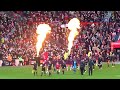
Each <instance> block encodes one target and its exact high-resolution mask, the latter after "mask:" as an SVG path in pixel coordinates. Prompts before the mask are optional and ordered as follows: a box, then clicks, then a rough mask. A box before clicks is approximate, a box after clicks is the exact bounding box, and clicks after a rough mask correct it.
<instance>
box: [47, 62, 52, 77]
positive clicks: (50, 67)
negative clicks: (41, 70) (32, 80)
mask: <svg viewBox="0 0 120 90" xmlns="http://www.w3.org/2000/svg"><path fill="white" fill-rule="evenodd" d="M51 70H52V63H51V61H49V63H48V73H49V76H51V74H52V72H51Z"/></svg>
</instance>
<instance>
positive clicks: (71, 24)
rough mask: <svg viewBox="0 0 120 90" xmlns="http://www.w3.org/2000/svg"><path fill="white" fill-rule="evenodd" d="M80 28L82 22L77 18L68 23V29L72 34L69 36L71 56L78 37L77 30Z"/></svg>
mask: <svg viewBox="0 0 120 90" xmlns="http://www.w3.org/2000/svg"><path fill="white" fill-rule="evenodd" d="M79 28H80V21H79V20H78V19H77V18H73V19H71V20H70V21H69V23H68V29H69V30H70V34H69V36H68V41H69V43H68V50H69V51H68V53H69V54H70V52H71V48H72V46H73V41H74V38H75V37H76V36H77V35H78V31H77V29H79Z"/></svg>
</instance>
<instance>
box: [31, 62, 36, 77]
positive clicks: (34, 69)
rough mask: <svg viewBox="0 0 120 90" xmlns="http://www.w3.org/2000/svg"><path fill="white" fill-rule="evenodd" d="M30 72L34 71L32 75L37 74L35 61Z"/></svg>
mask: <svg viewBox="0 0 120 90" xmlns="http://www.w3.org/2000/svg"><path fill="white" fill-rule="evenodd" d="M32 72H33V73H34V76H35V75H37V63H34V65H33V71H32Z"/></svg>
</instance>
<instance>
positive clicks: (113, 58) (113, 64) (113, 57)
mask: <svg viewBox="0 0 120 90" xmlns="http://www.w3.org/2000/svg"><path fill="white" fill-rule="evenodd" d="M114 66H115V54H114V53H113V54H112V67H114Z"/></svg>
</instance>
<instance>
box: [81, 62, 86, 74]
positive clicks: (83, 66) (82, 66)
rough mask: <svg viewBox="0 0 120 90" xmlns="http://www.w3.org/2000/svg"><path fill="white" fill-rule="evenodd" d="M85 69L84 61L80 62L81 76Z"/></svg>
mask: <svg viewBox="0 0 120 90" xmlns="http://www.w3.org/2000/svg"><path fill="white" fill-rule="evenodd" d="M84 68H85V65H84V61H83V60H81V62H80V72H81V75H83V73H84Z"/></svg>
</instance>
